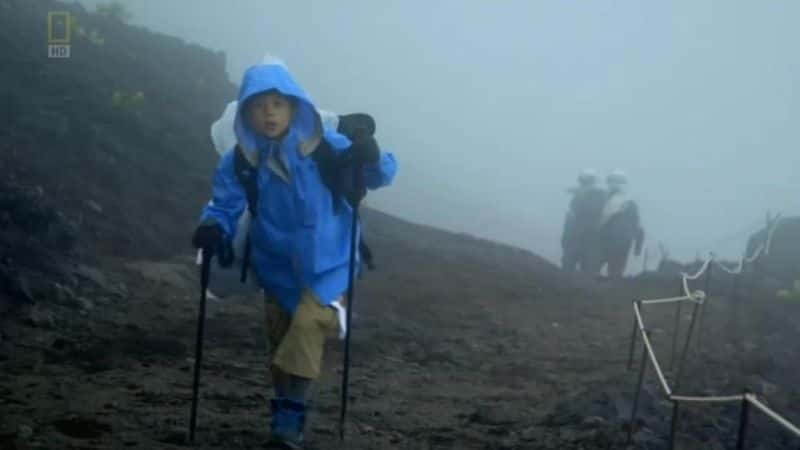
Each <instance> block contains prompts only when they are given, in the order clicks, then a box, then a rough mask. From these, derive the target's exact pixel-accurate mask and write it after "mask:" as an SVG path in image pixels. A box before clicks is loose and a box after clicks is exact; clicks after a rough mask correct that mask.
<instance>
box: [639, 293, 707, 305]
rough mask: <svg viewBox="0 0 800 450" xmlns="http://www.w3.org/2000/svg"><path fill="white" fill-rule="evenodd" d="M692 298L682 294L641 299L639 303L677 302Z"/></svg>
mask: <svg viewBox="0 0 800 450" xmlns="http://www.w3.org/2000/svg"><path fill="white" fill-rule="evenodd" d="M690 300H694V298H692V297H690V296H686V295H684V296H683V297H672V298H659V299H654V300H642V301H641V302H640V303H641V304H643V305H657V304H660V303H678V302H685V301H690Z"/></svg>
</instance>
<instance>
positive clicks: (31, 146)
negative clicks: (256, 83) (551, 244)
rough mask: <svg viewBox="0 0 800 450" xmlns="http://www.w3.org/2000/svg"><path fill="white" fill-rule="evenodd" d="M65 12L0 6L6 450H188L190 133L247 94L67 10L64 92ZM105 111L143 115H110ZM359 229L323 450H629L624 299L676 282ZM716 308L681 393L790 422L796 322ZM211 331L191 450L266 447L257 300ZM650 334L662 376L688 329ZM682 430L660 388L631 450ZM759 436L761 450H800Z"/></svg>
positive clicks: (787, 441)
mask: <svg viewBox="0 0 800 450" xmlns="http://www.w3.org/2000/svg"><path fill="white" fill-rule="evenodd" d="M55 6H58V7H59V9H63V8H65V7H67V6H64V5H62V4H58V5H56V4H55V3H53V2H50V1H46V0H42V1H35V2H29V1H22V0H0V10H2V11H4V13H3V14H0V25H2V26H0V37H2V38H3V40H2V42H4V43H8V44H9V45H4V46H2V47H0V51H2V52H4V53H3V57H4V60H6V61H12V62H13V64H5V65H2V66H0V86H2V88H0V98H2V99H3V102H2V103H0V105H2V106H0V118H2V120H3V121H4V122H3V123H4V124H5V125H4V127H2V128H0V251H2V253H1V254H0V449H35V448H38V449H106V448H115V449H116V448H141V449H178V448H187V444H186V440H185V435H186V430H187V427H188V419H189V406H190V403H191V376H192V367H193V364H194V361H193V357H194V337H195V332H196V326H197V314H198V304H199V302H198V298H199V286H198V277H197V271H198V270H197V267H196V266H195V265H194V261H193V259H194V258H193V255H192V252H191V251H190V250H189V249H188V235H189V233H190V230H191V226H192V224H193V223H194V220H195V218H196V215H197V211H198V210H199V207H200V206H201V205H202V203H203V202H204V201H205V200H206V196H207V189H208V188H207V180H208V176H209V174H210V171H211V169H212V168H213V164H214V160H215V156H214V153H213V149H211V146H210V142H209V141H208V136H207V127H206V126H205V125H203V126H202V127H192V126H190V124H194V123H201V124H208V123H210V122H211V120H212V119H213V118H214V117H215V116H216V115H217V114H219V112H220V111H221V109H222V107H223V106H224V103H225V101H227V100H228V99H230V98H231V97H232V95H233V92H234V91H235V89H234V88H233V86H230V85H229V83H227V81H225V80H224V79H225V76H224V70H223V68H224V58H222V59H220V57H219V55H214V54H212V53H209V52H206V51H205V50H202V49H198V48H195V47H191V46H188V45H186V44H184V43H182V42H180V41H178V40H175V39H174V38H170V37H166V36H160V35H154V34H151V33H149V32H147V31H145V30H140V29H136V28H132V27H128V26H126V25H124V24H119V23H113V22H111V21H110V19H104V18H101V17H97V16H96V15H93V14H90V13H88V12H86V11H82V10H81V9H80V8H78V7H75V6H74V5H73V6H68V7H69V8H73V10H74V13H75V15H76V17H78V19H79V21H80V23H81V24H83V25H84V26H85V27H87V28H88V29H91V30H96V31H98V32H99V33H101V34H102V35H103V36H104V38H105V43H104V44H103V45H102V46H99V45H97V44H95V43H91V42H83V43H80V41H79V43H78V44H76V45H75V48H73V53H74V55H81V54H83V55H84V56H83V57H80V56H76V57H75V59H73V60H71V61H70V62H69V63H67V64H71V65H67V66H59V70H58V71H55V70H52V66H49V64H52V63H53V61H48V60H46V58H44V55H45V52H44V49H43V48H40V47H41V45H39V44H41V42H42V40H41V39H40V38H41V36H40V35H38V34H36V33H34V32H32V31H31V30H37V29H40V28H41V27H39V25H41V23H42V21H43V18H44V17H46V14H47V11H48V10H50V9H53V8H55ZM7 11H10V12H11V14H6V13H5V12H7ZM37 27H39V28H37ZM12 37H13V39H12ZM122 43H125V45H122ZM37 46H38V47H37ZM40 50H41V51H40ZM112 50H113V51H112ZM81 52H83V53H81ZM89 56H91V57H89ZM175 61H177V62H178V63H174V64H170V62H175ZM166 67H169V70H166V69H165V68H166ZM171 80H182V82H181V83H175V82H173V81H171ZM9 86H13V87H14V89H9ZM115 90H120V91H124V92H134V91H138V90H142V91H143V92H144V98H145V99H146V100H145V102H144V104H140V105H123V106H120V105H119V104H115V103H114V102H113V92H114V91H115ZM200 93H203V94H204V95H199V94H200ZM200 98H204V99H205V101H203V102H200V103H198V101H197V99H200ZM162 99H167V100H163V101H164V102H166V103H163V104H162ZM165 104H169V105H172V106H171V107H170V108H165V107H164V105H165ZM168 111H173V112H168ZM174 111H180V112H181V113H180V114H177V113H174ZM176 168H179V169H176ZM176 173H180V176H179V177H177V178H176V175H175V174H176ZM365 220H366V223H367V225H368V236H367V237H368V238H369V240H370V242H371V244H372V245H373V247H374V250H375V252H376V254H377V265H378V270H377V271H375V272H370V273H369V274H368V275H367V276H366V277H365V278H364V280H363V281H362V282H361V283H360V284H359V286H358V289H359V291H358V292H359V294H358V299H357V302H358V303H357V305H356V319H355V322H354V325H355V331H354V336H353V370H352V387H351V398H350V402H351V408H350V419H349V422H348V428H347V431H348V432H347V440H346V441H345V442H344V443H341V442H339V441H338V436H337V426H336V424H337V419H338V412H339V392H340V390H339V383H340V376H341V367H342V366H341V360H342V343H341V342H338V341H332V342H331V343H330V345H329V348H328V352H327V356H326V372H325V375H324V376H323V378H322V379H321V380H320V382H319V383H318V385H317V386H316V389H315V395H314V403H313V414H312V417H311V419H310V424H309V430H310V432H309V439H310V442H309V448H310V449H319V450H322V449H353V450H359V449H373V448H374V449H379V448H381V449H382V448H398V449H403V448H405V449H415V450H416V449H621V448H626V444H625V440H626V437H627V430H628V428H629V423H628V422H629V415H630V410H631V404H632V401H633V396H634V388H635V384H636V374H637V372H636V370H635V369H634V370H628V368H627V362H628V361H627V359H628V348H629V347H628V346H629V340H630V333H631V330H632V320H633V316H632V308H631V300H633V299H636V298H639V299H641V298H659V297H670V296H673V295H676V294H677V293H678V288H679V278H678V277H677V276H676V275H674V274H670V275H665V274H648V275H646V276H641V277H637V278H635V279H628V280H623V281H620V282H608V281H602V280H592V279H584V278H581V277H572V278H570V277H567V276H565V275H564V274H562V273H560V272H559V271H558V270H557V269H556V268H555V267H554V266H553V265H551V264H550V263H548V262H546V261H544V260H543V259H541V258H539V257H537V256H536V255H533V254H531V253H529V252H526V251H522V250H519V249H514V248H511V247H507V246H502V245H498V244H494V243H491V242H487V241H483V240H479V239H474V238H471V237H469V236H464V235H457V234H453V233H447V232H444V231H441V230H435V229H432V228H428V227H422V226H417V225H413V224H410V223H406V222H403V221H401V220H399V219H397V218H393V217H390V216H387V215H384V214H381V213H378V212H375V211H368V212H367V214H366V216H365ZM212 277H215V278H216V279H217V280H220V279H222V278H226V279H229V278H232V275H231V274H230V273H228V274H223V273H222V272H220V271H219V269H217V268H215V269H214V272H213V274H212ZM703 284H704V283H703V282H702V281H700V282H699V283H698V285H697V286H694V288H700V289H702V288H704V286H703ZM710 288H711V289H710V291H711V293H712V297H711V299H710V302H709V304H708V306H707V310H706V311H705V315H704V319H703V322H702V323H703V326H702V330H703V331H702V332H701V333H698V334H697V335H696V338H697V339H696V341H695V342H694V343H693V344H692V345H691V346H690V353H689V357H688V360H687V361H688V363H687V365H686V370H685V372H684V375H685V377H684V380H685V382H684V383H683V385H682V390H681V392H685V393H687V394H711V393H715V394H717V393H718V394H729V393H740V392H742V390H743V389H745V388H749V389H751V390H752V391H753V392H754V393H756V394H757V395H759V397H760V398H762V399H764V400H765V401H766V402H767V403H768V404H769V405H770V406H772V407H773V408H775V409H776V410H777V411H779V412H781V413H782V414H785V415H786V416H787V417H789V418H790V419H792V420H794V421H796V422H797V421H800V409H799V408H798V406H797V405H798V404H800V389H798V387H797V384H796V380H797V377H796V373H797V371H798V369H800V361H798V358H797V357H796V351H795V349H796V345H797V342H798V338H799V337H800V325H798V324H800V321H798V317H799V316H800V304H798V303H797V302H796V301H789V300H779V299H776V298H775V295H774V289H772V288H770V289H764V288H763V287H762V285H761V284H758V283H754V282H752V280H751V279H750V278H743V279H741V280H739V282H737V283H734V280H732V279H730V278H723V277H720V276H719V274H715V275H714V277H713V278H712V282H711V285H710ZM219 292H220V293H222V292H223V290H220V291H219ZM208 312H209V316H208V320H207V328H206V340H205V351H206V353H205V358H204V364H203V379H202V389H201V403H200V411H199V429H198V436H197V445H196V448H205V449H212V448H213V449H218V448H226V449H259V448H263V444H264V441H265V440H266V437H267V427H268V422H269V416H268V414H269V413H268V408H267V403H268V399H269V395H270V390H271V389H270V385H269V380H268V378H267V367H266V352H265V339H264V330H263V323H262V322H263V320H262V319H263V317H262V316H263V309H262V306H261V303H260V301H259V298H258V296H257V295H256V294H254V293H252V292H249V291H248V290H247V289H238V290H237V292H235V293H233V294H230V295H226V296H225V298H224V299H223V300H222V301H210V302H209V305H208ZM689 313H690V310H689V309H688V308H684V309H683V310H682V315H681V337H683V336H684V334H685V330H686V329H687V327H688V323H689ZM645 317H646V321H647V325H648V328H649V329H650V330H651V333H652V337H653V342H654V344H655V346H656V351H657V353H658V354H659V359H660V360H661V361H662V363H663V364H664V365H665V368H667V369H669V368H670V364H669V363H670V359H671V358H670V356H671V345H672V336H673V332H674V320H675V308H674V306H664V305H662V306H652V307H648V308H647V310H646V311H645ZM638 357H639V352H638V350H637V361H636V363H637V364H638ZM635 367H638V366H637V365H636V364H635ZM668 376H669V377H670V380H672V379H673V378H674V374H673V373H671V372H669V373H668ZM738 408H739V407H738V405H726V406H721V407H720V406H713V407H705V406H696V407H695V406H692V407H687V408H685V409H684V410H683V412H682V415H681V419H682V421H681V426H680V428H679V436H678V437H679V439H678V448H682V449H724V448H733V447H734V444H735V442H734V441H735V436H736V429H737V419H738V414H739V409H738ZM670 414H671V410H670V405H669V404H668V403H667V402H665V401H664V400H663V395H662V394H661V392H660V390H659V385H658V384H657V382H656V380H655V378H654V375H653V372H652V369H649V372H648V375H647V378H646V383H645V389H644V392H643V395H642V400H641V406H640V415H639V420H637V422H636V424H635V433H634V443H635V447H634V448H642V449H645V448H646V449H664V448H666V446H667V437H668V434H669V417H670ZM752 422H753V423H752V424H751V429H750V431H751V440H750V442H749V446H748V448H752V449H762V450H764V449H788V448H800V442H799V441H798V440H797V439H795V438H792V437H791V436H789V435H788V434H787V433H786V432H784V431H783V430H782V429H781V428H779V427H778V426H776V425H774V424H773V423H771V422H769V421H767V420H766V419H765V418H764V417H763V416H760V415H754V417H753V421H752Z"/></svg>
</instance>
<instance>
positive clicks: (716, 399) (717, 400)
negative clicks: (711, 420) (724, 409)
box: [669, 395, 744, 403]
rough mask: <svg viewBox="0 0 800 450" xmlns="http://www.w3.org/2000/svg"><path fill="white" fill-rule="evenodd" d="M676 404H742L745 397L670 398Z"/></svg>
mask: <svg viewBox="0 0 800 450" xmlns="http://www.w3.org/2000/svg"><path fill="white" fill-rule="evenodd" d="M669 399H670V400H674V401H676V402H697V403H727V402H740V401H742V400H744V395H723V396H712V397H690V396H685V395H673V396H671V397H670V398H669Z"/></svg>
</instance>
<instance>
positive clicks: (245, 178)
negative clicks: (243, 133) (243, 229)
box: [233, 144, 258, 217]
mask: <svg viewBox="0 0 800 450" xmlns="http://www.w3.org/2000/svg"><path fill="white" fill-rule="evenodd" d="M233 171H234V174H235V175H236V179H237V180H238V181H239V184H241V185H242V188H244V193H245V196H247V209H248V210H249V211H250V216H252V217H256V216H257V211H258V167H254V166H253V165H252V164H251V163H250V161H249V160H248V159H247V156H246V155H245V154H244V150H243V149H242V147H241V146H240V145H238V144H237V145H236V148H235V149H234V156H233Z"/></svg>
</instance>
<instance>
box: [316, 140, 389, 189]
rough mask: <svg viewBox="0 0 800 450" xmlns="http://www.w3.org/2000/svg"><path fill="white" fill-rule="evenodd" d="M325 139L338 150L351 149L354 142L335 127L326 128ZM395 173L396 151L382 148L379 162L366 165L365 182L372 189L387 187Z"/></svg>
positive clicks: (346, 150)
mask: <svg viewBox="0 0 800 450" xmlns="http://www.w3.org/2000/svg"><path fill="white" fill-rule="evenodd" d="M324 139H325V140H327V141H328V143H329V144H330V145H331V147H333V149H334V151H336V152H348V151H350V146H351V145H352V142H351V141H350V140H349V139H348V138H347V137H346V136H344V135H343V134H341V133H339V132H337V131H335V130H333V129H326V130H325V136H324ZM395 175H397V159H396V158H395V157H394V153H392V152H388V151H385V150H384V149H381V157H380V159H379V160H378V162H377V163H375V164H368V165H367V166H365V167H364V184H365V185H366V186H367V189H370V190H375V189H379V188H382V187H386V186H389V185H390V184H392V181H393V180H394V177H395Z"/></svg>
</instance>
